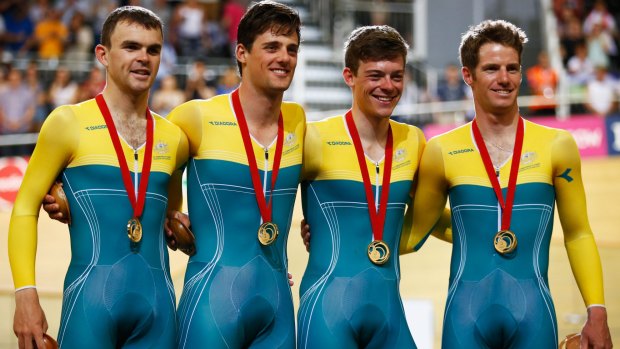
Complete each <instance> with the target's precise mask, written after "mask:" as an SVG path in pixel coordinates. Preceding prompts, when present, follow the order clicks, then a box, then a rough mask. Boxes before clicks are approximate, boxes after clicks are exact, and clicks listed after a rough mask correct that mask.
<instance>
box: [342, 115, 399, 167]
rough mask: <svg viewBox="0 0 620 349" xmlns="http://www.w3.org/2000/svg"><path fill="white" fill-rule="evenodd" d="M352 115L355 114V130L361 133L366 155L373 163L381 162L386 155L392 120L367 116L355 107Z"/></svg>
mask: <svg viewBox="0 0 620 349" xmlns="http://www.w3.org/2000/svg"><path fill="white" fill-rule="evenodd" d="M351 113H352V114H353V122H355V128H356V129H357V132H358V133H359V136H360V141H361V142H362V148H364V153H365V154H366V156H368V157H369V158H371V159H372V160H373V161H375V162H378V161H380V160H381V159H382V158H383V156H384V155H385V144H386V142H387V134H388V128H389V126H390V119H388V118H382V117H377V116H368V115H365V114H364V113H362V112H361V111H360V110H358V109H356V108H355V107H354V108H353V110H352V111H351Z"/></svg>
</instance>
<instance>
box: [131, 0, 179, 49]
mask: <svg viewBox="0 0 620 349" xmlns="http://www.w3.org/2000/svg"><path fill="white" fill-rule="evenodd" d="M127 5H131V6H142V7H145V8H148V9H149V10H151V11H153V12H155V13H157V16H159V18H160V19H161V21H162V22H163V23H164V30H168V26H169V24H170V19H171V18H172V9H171V7H170V6H169V5H168V0H129V1H127ZM164 37H165V38H166V40H167V39H168V35H165V34H164Z"/></svg>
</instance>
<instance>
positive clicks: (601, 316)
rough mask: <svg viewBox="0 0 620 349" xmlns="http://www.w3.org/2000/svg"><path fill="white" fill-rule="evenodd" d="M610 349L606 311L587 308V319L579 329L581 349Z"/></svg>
mask: <svg viewBox="0 0 620 349" xmlns="http://www.w3.org/2000/svg"><path fill="white" fill-rule="evenodd" d="M590 348H594V349H599V348H600V349H611V348H613V344H612V343H611V334H610V333H609V326H608V325H607V310H606V309H605V308H604V307H596V306H594V307H590V308H588V319H587V320H586V324H585V325H584V326H583V329H581V349H590Z"/></svg>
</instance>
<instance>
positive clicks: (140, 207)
mask: <svg viewBox="0 0 620 349" xmlns="http://www.w3.org/2000/svg"><path fill="white" fill-rule="evenodd" d="M95 100H96V101H97V105H98V106H99V110H100V111H101V114H103V119H104V120H105V124H106V126H107V127H108V132H109V133H110V138H112V144H114V150H115V151H116V157H117V159H118V164H119V166H120V169H121V174H122V176H123V183H124V184H125V190H126V191H127V196H128V197H129V203H130V204H131V207H132V208H133V217H134V218H136V219H138V218H140V216H142V211H144V201H145V198H146V187H147V186H148V182H149V175H150V174H151V160H152V154H153V117H152V116H151V112H150V110H149V108H146V148H145V150H144V161H143V163H142V178H141V179H140V185H139V187H138V197H137V198H136V193H135V192H134V188H133V185H132V184H133V183H132V181H131V175H130V174H129V167H127V161H126V159H125V153H124V152H123V147H122V146H121V142H120V139H119V137H118V132H117V131H116V126H114V120H113V119H112V115H111V114H110V109H108V105H107V104H106V102H105V99H104V98H103V95H101V94H98V95H97V97H95Z"/></svg>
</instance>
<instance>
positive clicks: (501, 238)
mask: <svg viewBox="0 0 620 349" xmlns="http://www.w3.org/2000/svg"><path fill="white" fill-rule="evenodd" d="M493 245H494V246H495V251H497V252H499V253H501V254H508V253H512V252H514V250H515V249H516V248H517V236H516V235H515V233H513V232H511V231H510V230H500V231H498V232H497V234H495V238H494V239H493Z"/></svg>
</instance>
